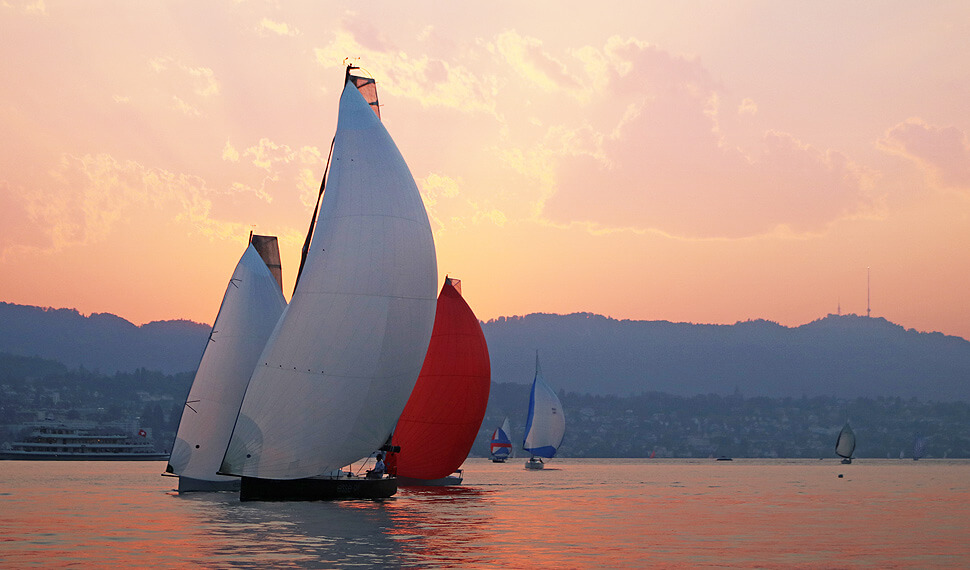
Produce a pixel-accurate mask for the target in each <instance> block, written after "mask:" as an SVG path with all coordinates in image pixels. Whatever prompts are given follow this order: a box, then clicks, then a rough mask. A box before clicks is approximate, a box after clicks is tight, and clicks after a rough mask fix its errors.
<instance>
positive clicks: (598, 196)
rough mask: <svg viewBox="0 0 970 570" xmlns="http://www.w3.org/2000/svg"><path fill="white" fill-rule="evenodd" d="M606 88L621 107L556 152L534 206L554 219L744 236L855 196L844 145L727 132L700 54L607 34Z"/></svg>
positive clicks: (857, 200)
mask: <svg viewBox="0 0 970 570" xmlns="http://www.w3.org/2000/svg"><path fill="white" fill-rule="evenodd" d="M607 53H611V54H612V56H613V57H611V61H612V62H619V63H614V64H613V65H612V67H611V69H612V72H611V75H610V78H609V82H608V84H607V85H606V86H605V92H606V93H607V94H608V97H609V98H610V99H611V101H612V103H613V105H614V106H615V107H618V108H621V109H622V108H626V109H627V112H626V114H625V116H624V118H623V119H621V120H620V121H619V122H618V124H617V125H616V126H615V127H614V128H603V127H602V126H601V127H600V128H599V129H598V130H599V131H600V132H603V133H608V134H607V135H606V136H603V137H602V143H601V144H600V145H599V148H597V149H596V152H588V153H576V154H575V155H572V156H566V157H564V158H563V159H562V160H561V161H560V163H559V166H558V168H557V170H556V188H555V193H554V194H553V195H552V196H551V197H550V198H549V199H548V200H547V201H546V204H545V210H544V215H545V216H547V217H548V218H550V219H551V220H552V221H554V222H559V223H568V222H575V221H582V222H589V223H592V224H594V225H596V226H599V227H630V228H637V229H659V230H661V231H664V232H667V233H671V234H675V235H682V236H689V237H744V236H750V235H758V234H763V233H766V232H770V231H772V230H773V229H775V228H777V227H778V226H786V227H788V228H790V229H792V230H794V231H800V232H801V231H813V230H819V229H821V228H823V227H825V226H826V225H827V224H828V223H830V222H831V221H833V220H835V219H837V218H839V217H841V216H844V215H846V214H850V213H852V212H856V211H858V210H859V209H860V208H865V207H866V206H867V205H868V203H869V197H868V195H867V187H868V186H867V184H868V181H867V176H866V173H865V172H864V171H863V170H862V169H860V168H859V167H857V166H856V165H855V164H854V163H853V162H852V161H851V160H849V159H848V158H847V157H846V156H844V155H842V154H840V153H838V152H835V151H831V150H825V149H818V148H814V147H812V146H809V145H806V144H802V143H801V142H799V141H798V140H797V139H796V138H795V137H793V136H791V135H788V134H784V133H778V132H768V133H766V134H765V136H764V138H763V140H762V146H761V147H760V148H759V149H755V150H753V151H742V150H739V149H737V148H733V147H730V146H728V145H726V144H725V142H724V140H723V139H722V137H721V134H720V132H719V131H720V129H719V125H718V122H717V119H718V115H717V113H718V110H717V101H718V93H717V91H716V88H717V84H716V82H715V81H714V80H713V79H712V78H711V77H710V76H709V74H708V73H707V72H706V71H705V70H704V68H703V67H702V66H701V65H700V63H699V62H697V61H693V60H689V59H686V58H680V57H676V56H672V55H670V54H668V53H665V52H663V51H661V50H658V49H657V48H655V47H653V46H650V45H645V44H638V43H635V42H624V43H618V44H614V45H612V46H611V47H610V48H609V49H608V50H607Z"/></svg>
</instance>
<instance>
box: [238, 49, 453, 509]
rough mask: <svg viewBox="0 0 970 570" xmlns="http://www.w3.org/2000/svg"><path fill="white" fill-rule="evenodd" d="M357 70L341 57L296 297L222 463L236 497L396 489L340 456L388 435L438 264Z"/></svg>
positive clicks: (401, 164) (374, 493)
mask: <svg viewBox="0 0 970 570" xmlns="http://www.w3.org/2000/svg"><path fill="white" fill-rule="evenodd" d="M357 70H358V68H357V67H355V66H348V67H347V73H346V76H345V82H344V88H343V92H342V93H341V96H340V104H339V110H338V117H337V130H336V134H335V136H334V141H333V146H332V147H331V149H332V150H331V156H330V160H329V161H328V169H327V171H326V172H325V174H324V177H323V183H322V184H321V195H320V198H319V199H318V203H317V206H316V208H315V210H314V213H313V216H312V218H311V224H310V230H309V231H308V232H307V239H306V243H305V246H304V253H305V256H304V258H303V260H302V262H301V269H300V271H299V272H298V274H297V284H296V287H295V290H294V292H293V296H292V298H291V300H290V304H289V305H288V306H287V308H286V309H285V310H284V312H283V315H282V317H281V318H280V320H279V323H278V324H277V325H276V329H275V330H274V331H273V333H272V335H271V336H270V338H269V340H268V341H267V344H266V347H265V349H264V350H263V352H262V354H261V355H260V357H259V360H258V362H257V364H256V367H255V370H254V371H253V373H252V377H251V379H250V381H249V386H248V388H247V389H246V395H245V397H244V398H243V402H242V406H241V407H240V410H239V414H238V416H237V418H236V423H235V427H234V428H233V431H232V436H231V438H230V440H229V445H228V448H227V450H226V453H225V457H224V458H223V461H222V466H221V468H220V473H222V474H226V475H234V476H237V477H241V478H242V482H241V488H240V495H239V496H240V500H243V501H248V500H317V499H340V498H382V497H389V496H392V495H393V494H395V493H396V492H397V480H396V479H395V478H393V477H384V476H382V475H381V474H380V473H374V474H373V476H371V475H370V474H368V475H367V476H360V475H358V473H355V472H354V471H353V470H351V469H347V467H348V466H351V465H352V464H354V463H355V462H358V461H361V460H365V461H366V460H367V459H368V458H369V457H371V456H372V455H373V454H374V453H375V452H377V451H378V450H379V449H381V448H382V447H383V446H385V445H386V444H387V443H388V441H389V438H390V435H391V430H392V429H393V427H394V424H395V422H396V421H397V419H398V417H399V416H400V415H401V411H402V410H403V409H404V405H405V404H406V403H407V400H408V397H409V396H410V394H411V391H412V389H413V388H414V385H415V382H416V381H417V378H418V373H419V372H420V371H421V366H422V364H423V362H424V356H425V353H426V352H427V350H428V343H429V340H430V338H431V331H432V326H433V324H434V316H435V305H436V302H437V298H436V297H437V295H436V293H437V281H438V277H437V262H436V259H435V248H434V239H433V237H432V234H431V225H430V223H429V221H428V215H427V212H426V211H425V209H424V204H423V203H422V201H421V195H420V194H419V192H418V188H417V185H416V184H415V182H414V178H413V177H412V176H411V172H410V170H409V169H408V166H407V164H406V163H405V161H404V158H403V157H402V156H401V153H400V151H399V150H398V149H397V146H396V145H395V144H394V141H393V140H392V139H391V136H390V135H389V134H388V132H387V129H385V128H384V125H383V124H382V123H381V120H380V116H379V115H380V113H379V106H378V105H377V100H376V93H377V92H376V87H375V83H374V80H373V79H371V78H367V77H362V76H360V74H359V73H358V72H357ZM365 95H367V97H368V98H365ZM358 472H359V471H358Z"/></svg>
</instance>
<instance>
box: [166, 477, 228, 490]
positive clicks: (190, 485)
mask: <svg viewBox="0 0 970 570" xmlns="http://www.w3.org/2000/svg"><path fill="white" fill-rule="evenodd" d="M238 490H239V479H230V480H227V481H211V480H207V479H196V478H194V477H186V476H185V475H180V476H179V487H178V492H179V493H191V492H207V491H238Z"/></svg>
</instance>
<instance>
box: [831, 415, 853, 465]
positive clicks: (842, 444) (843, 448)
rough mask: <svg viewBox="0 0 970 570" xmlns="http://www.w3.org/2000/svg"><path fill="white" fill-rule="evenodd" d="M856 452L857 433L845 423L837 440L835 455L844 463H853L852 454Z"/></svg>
mask: <svg viewBox="0 0 970 570" xmlns="http://www.w3.org/2000/svg"><path fill="white" fill-rule="evenodd" d="M854 451H855V432H853V431H852V427H851V426H849V422H845V425H844V426H842V431H840V432H839V437H838V438H837V439H836V440H835V453H836V454H837V455H838V456H839V457H841V458H842V463H852V453H853V452H854Z"/></svg>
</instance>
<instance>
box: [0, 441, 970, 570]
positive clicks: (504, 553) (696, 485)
mask: <svg viewBox="0 0 970 570" xmlns="http://www.w3.org/2000/svg"><path fill="white" fill-rule="evenodd" d="M523 463H524V460H523V459H513V460H510V461H509V462H508V463H506V464H493V463H491V462H489V461H487V460H483V459H471V460H469V461H467V462H466V463H465V465H464V469H465V484H464V485H463V486H461V487H458V488H450V489H437V490H417V489H406V488H405V489H401V490H400V491H399V493H398V495H397V496H395V497H394V498H392V499H387V500H384V501H340V502H313V503H250V502H247V503H240V502H239V499H238V497H237V496H236V495H234V494H232V493H192V494H185V495H181V496H180V495H179V494H178V493H176V492H174V491H172V488H173V486H174V481H175V480H174V479H170V478H165V477H160V476H159V473H160V472H161V471H162V470H163V468H164V465H165V464H164V463H156V462H119V463H115V462H105V463H99V462H20V461H0V565H2V566H3V567H13V568H24V567H63V566H77V567H105V566H129V567H148V566H151V567H161V568H185V567H199V568H224V567H251V568H267V567H325V568H342V567H351V566H357V567H366V566H371V565H384V566H390V567H455V566H466V567H476V568H482V567H485V566H487V565H488V566H491V565H500V566H503V567H512V568H532V567H565V568H584V567H592V566H598V567H705V566H706V567H786V568H798V567H805V568H809V567H811V568H819V567H825V568H832V567H839V568H943V567H970V461H965V460H921V461H918V462H917V461H912V460H909V461H905V460H868V459H862V460H857V461H856V462H855V463H854V464H852V465H841V464H839V463H838V461H836V460H835V459H828V460H824V461H821V460H744V459H736V460H734V461H731V462H727V461H713V460H658V459H635V460H634V459H631V460H604V459H598V460H589V459H554V460H551V461H549V462H548V468H547V469H546V470H544V471H526V470H525V469H523ZM840 474H842V475H843V477H841V478H840V477H839V475H840Z"/></svg>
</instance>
